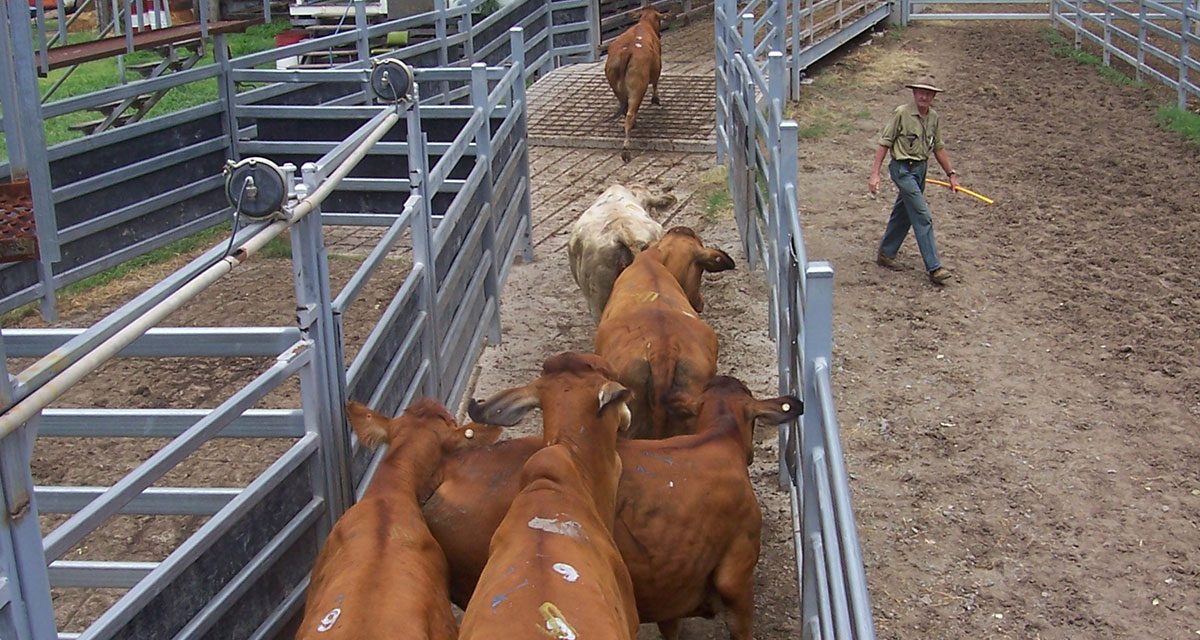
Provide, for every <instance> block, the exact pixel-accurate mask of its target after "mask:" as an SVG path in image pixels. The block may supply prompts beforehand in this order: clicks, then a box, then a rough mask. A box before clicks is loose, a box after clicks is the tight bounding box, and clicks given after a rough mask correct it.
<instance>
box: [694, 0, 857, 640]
mask: <svg viewBox="0 0 1200 640" xmlns="http://www.w3.org/2000/svg"><path fill="white" fill-rule="evenodd" d="M756 4H757V3H755V2H751V3H750V4H749V5H745V6H739V4H738V3H737V0H717V4H716V9H715V19H714V23H715V39H716V83H717V107H716V112H717V115H716V118H717V156H718V159H719V161H720V162H722V163H723V164H724V165H725V166H726V167H728V170H729V173H728V184H729V190H730V194H731V196H732V201H733V205H734V217H735V219H736V221H737V225H738V230H739V233H740V235H741V238H742V250H743V252H744V253H745V255H746V257H747V261H748V262H749V264H750V267H751V268H756V267H757V266H759V265H761V266H762V268H763V270H764V272H765V274H766V277H767V281H768V283H769V284H770V286H771V299H770V329H771V335H772V337H773V338H774V339H775V344H776V347H777V350H778V353H777V355H778V361H779V389H780V391H781V392H783V393H789V394H794V395H797V396H800V397H802V398H803V399H804V404H805V412H804V416H803V418H802V420H801V421H800V423H799V424H798V425H782V426H781V427H780V431H779V445H780V446H779V451H780V482H781V483H782V484H783V485H784V486H785V487H786V488H787V490H788V493H789V496H790V499H791V504H792V517H793V541H794V544H795V549H796V562H797V577H798V579H799V583H800V584H799V589H800V594H801V598H800V600H801V609H802V611H801V614H802V618H801V625H802V637H803V638H805V639H806V640H811V639H816V638H857V639H859V640H870V639H871V638H874V637H875V631H874V624H873V622H872V617H871V605H870V599H869V596H868V594H867V584H866V575H865V571H864V568H863V563H862V557H861V551H860V546H859V542H858V533H857V527H856V524H855V520H854V513H853V509H852V507H851V499H850V487H849V478H848V474H847V472H846V467H845V462H844V458H843V455H842V450H841V441H840V436H839V433H838V421H837V412H836V410H835V405H834V400H833V392H832V384H831V381H830V369H831V361H832V351H833V267H832V266H831V265H830V264H829V263H826V262H810V261H809V260H808V256H807V253H806V251H805V247H804V236H803V233H802V231H801V228H800V215H799V210H798V207H797V198H798V195H799V191H798V185H797V180H798V174H799V167H798V166H797V150H798V144H799V140H798V135H799V128H798V126H797V124H796V123H795V122H794V121H792V120H788V119H786V118H785V108H786V106H787V96H788V84H789V77H791V75H792V74H791V73H790V72H789V69H788V60H787V58H786V56H785V51H784V48H785V47H786V40H785V39H784V38H783V37H782V34H783V33H784V31H785V28H786V25H787V20H788V16H787V14H786V12H785V11H784V10H783V8H782V7H783V5H782V4H777V5H775V10H770V11H765V12H763V16H762V17H756V15H755V13H754V8H755V5H756ZM764 54H765V55H764Z"/></svg>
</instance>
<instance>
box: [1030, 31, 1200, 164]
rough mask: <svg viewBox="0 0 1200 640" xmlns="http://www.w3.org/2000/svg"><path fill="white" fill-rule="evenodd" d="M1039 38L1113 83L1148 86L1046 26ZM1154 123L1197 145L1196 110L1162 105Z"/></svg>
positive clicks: (1057, 53)
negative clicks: (1079, 47)
mask: <svg viewBox="0 0 1200 640" xmlns="http://www.w3.org/2000/svg"><path fill="white" fill-rule="evenodd" d="M1042 38H1043V39H1045V40H1046V42H1048V43H1050V48H1051V51H1052V52H1053V54H1054V55H1055V56H1057V57H1059V58H1066V59H1068V60H1074V61H1075V62H1076V63H1078V64H1082V65H1086V66H1089V67H1092V68H1094V69H1095V70H1096V72H1097V73H1099V74H1100V76H1101V77H1103V78H1106V79H1108V80H1110V81H1112V82H1114V83H1116V84H1119V85H1123V86H1134V87H1139V88H1142V89H1149V88H1150V87H1149V85H1147V84H1146V83H1145V82H1141V81H1139V80H1135V79H1133V78H1130V77H1129V76H1127V75H1125V74H1123V73H1121V72H1120V71H1118V70H1116V69H1114V68H1112V67H1108V66H1105V65H1104V59H1103V58H1101V57H1100V56H1098V55H1095V54H1093V53H1088V52H1087V51H1083V50H1082V49H1076V48H1075V43H1074V42H1073V41H1071V40H1068V39H1067V37H1066V36H1064V35H1063V34H1062V33H1060V32H1059V31H1057V30H1056V29H1053V28H1050V27H1044V28H1043V29H1042ZM1157 119H1158V123H1159V124H1160V125H1161V126H1162V127H1163V128H1165V129H1167V130H1169V131H1174V132H1175V133H1178V134H1179V135H1181V136H1183V138H1184V139H1185V140H1187V141H1188V142H1190V143H1191V144H1194V145H1197V146H1200V114H1196V113H1192V112H1191V111H1188V110H1186V109H1180V108H1178V107H1176V106H1174V105H1163V106H1161V107H1159V108H1158V113H1157Z"/></svg>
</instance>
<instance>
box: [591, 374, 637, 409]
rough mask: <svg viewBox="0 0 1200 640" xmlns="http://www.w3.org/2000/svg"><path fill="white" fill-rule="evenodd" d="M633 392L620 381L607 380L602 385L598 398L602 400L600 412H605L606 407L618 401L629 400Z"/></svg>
mask: <svg viewBox="0 0 1200 640" xmlns="http://www.w3.org/2000/svg"><path fill="white" fill-rule="evenodd" d="M631 396H633V393H631V392H630V391H629V389H626V388H625V387H624V386H623V385H622V384H621V383H620V382H611V381H610V382H606V383H604V386H603V387H600V393H599V394H598V399H599V401H600V409H599V412H603V411H604V409H605V408H606V407H608V406H609V405H611V404H613V403H616V402H627V401H628V400H629V398H630V397H631Z"/></svg>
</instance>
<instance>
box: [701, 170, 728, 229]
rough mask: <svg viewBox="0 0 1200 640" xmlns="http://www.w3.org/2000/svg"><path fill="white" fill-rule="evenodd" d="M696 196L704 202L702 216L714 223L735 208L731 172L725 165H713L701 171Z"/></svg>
mask: <svg viewBox="0 0 1200 640" xmlns="http://www.w3.org/2000/svg"><path fill="white" fill-rule="evenodd" d="M698 181H699V183H700V185H699V187H698V188H697V189H696V194H695V197H696V199H697V200H699V201H700V202H703V203H704V212H703V213H702V214H701V218H702V219H703V220H704V222H706V223H710V224H711V223H714V222H716V221H717V220H720V219H721V218H722V217H725V216H727V214H728V213H729V212H730V211H732V210H733V197H732V196H731V195H730V193H729V172H728V170H727V169H726V168H725V167H723V166H718V167H713V168H711V169H709V170H708V171H705V172H704V173H701V174H700V176H699V178H698Z"/></svg>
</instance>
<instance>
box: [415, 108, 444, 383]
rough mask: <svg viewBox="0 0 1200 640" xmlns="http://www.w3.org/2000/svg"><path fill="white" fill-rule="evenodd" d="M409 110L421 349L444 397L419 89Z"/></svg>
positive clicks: (430, 379)
mask: <svg viewBox="0 0 1200 640" xmlns="http://www.w3.org/2000/svg"><path fill="white" fill-rule="evenodd" d="M413 94H414V95H413V103H412V107H411V108H410V109H409V112H408V137H407V141H408V180H409V184H410V185H411V187H410V189H411V191H412V192H413V193H416V194H417V195H419V196H420V200H419V202H418V204H417V207H418V208H417V210H416V211H415V212H414V214H413V220H412V223H411V224H412V243H413V268H414V269H415V268H416V267H417V265H418V264H419V265H420V266H421V269H422V272H421V288H420V294H419V296H418V297H419V299H420V305H421V309H422V310H423V311H422V312H423V314H424V316H425V324H424V326H422V327H421V351H422V352H423V353H424V354H425V357H426V358H427V359H428V360H429V373H428V375H427V376H426V378H425V385H424V387H425V395H427V396H429V397H431V398H439V399H440V398H441V397H442V394H441V386H442V382H441V381H442V359H441V349H442V340H441V324H440V319H439V318H438V305H437V256H436V255H434V247H433V218H432V216H433V194H432V193H430V192H429V188H428V185H427V183H426V180H427V178H428V176H429V156H427V155H426V153H425V135H424V134H423V133H422V132H421V106H420V102H421V96H420V89H419V88H416V89H414V92H413Z"/></svg>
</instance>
